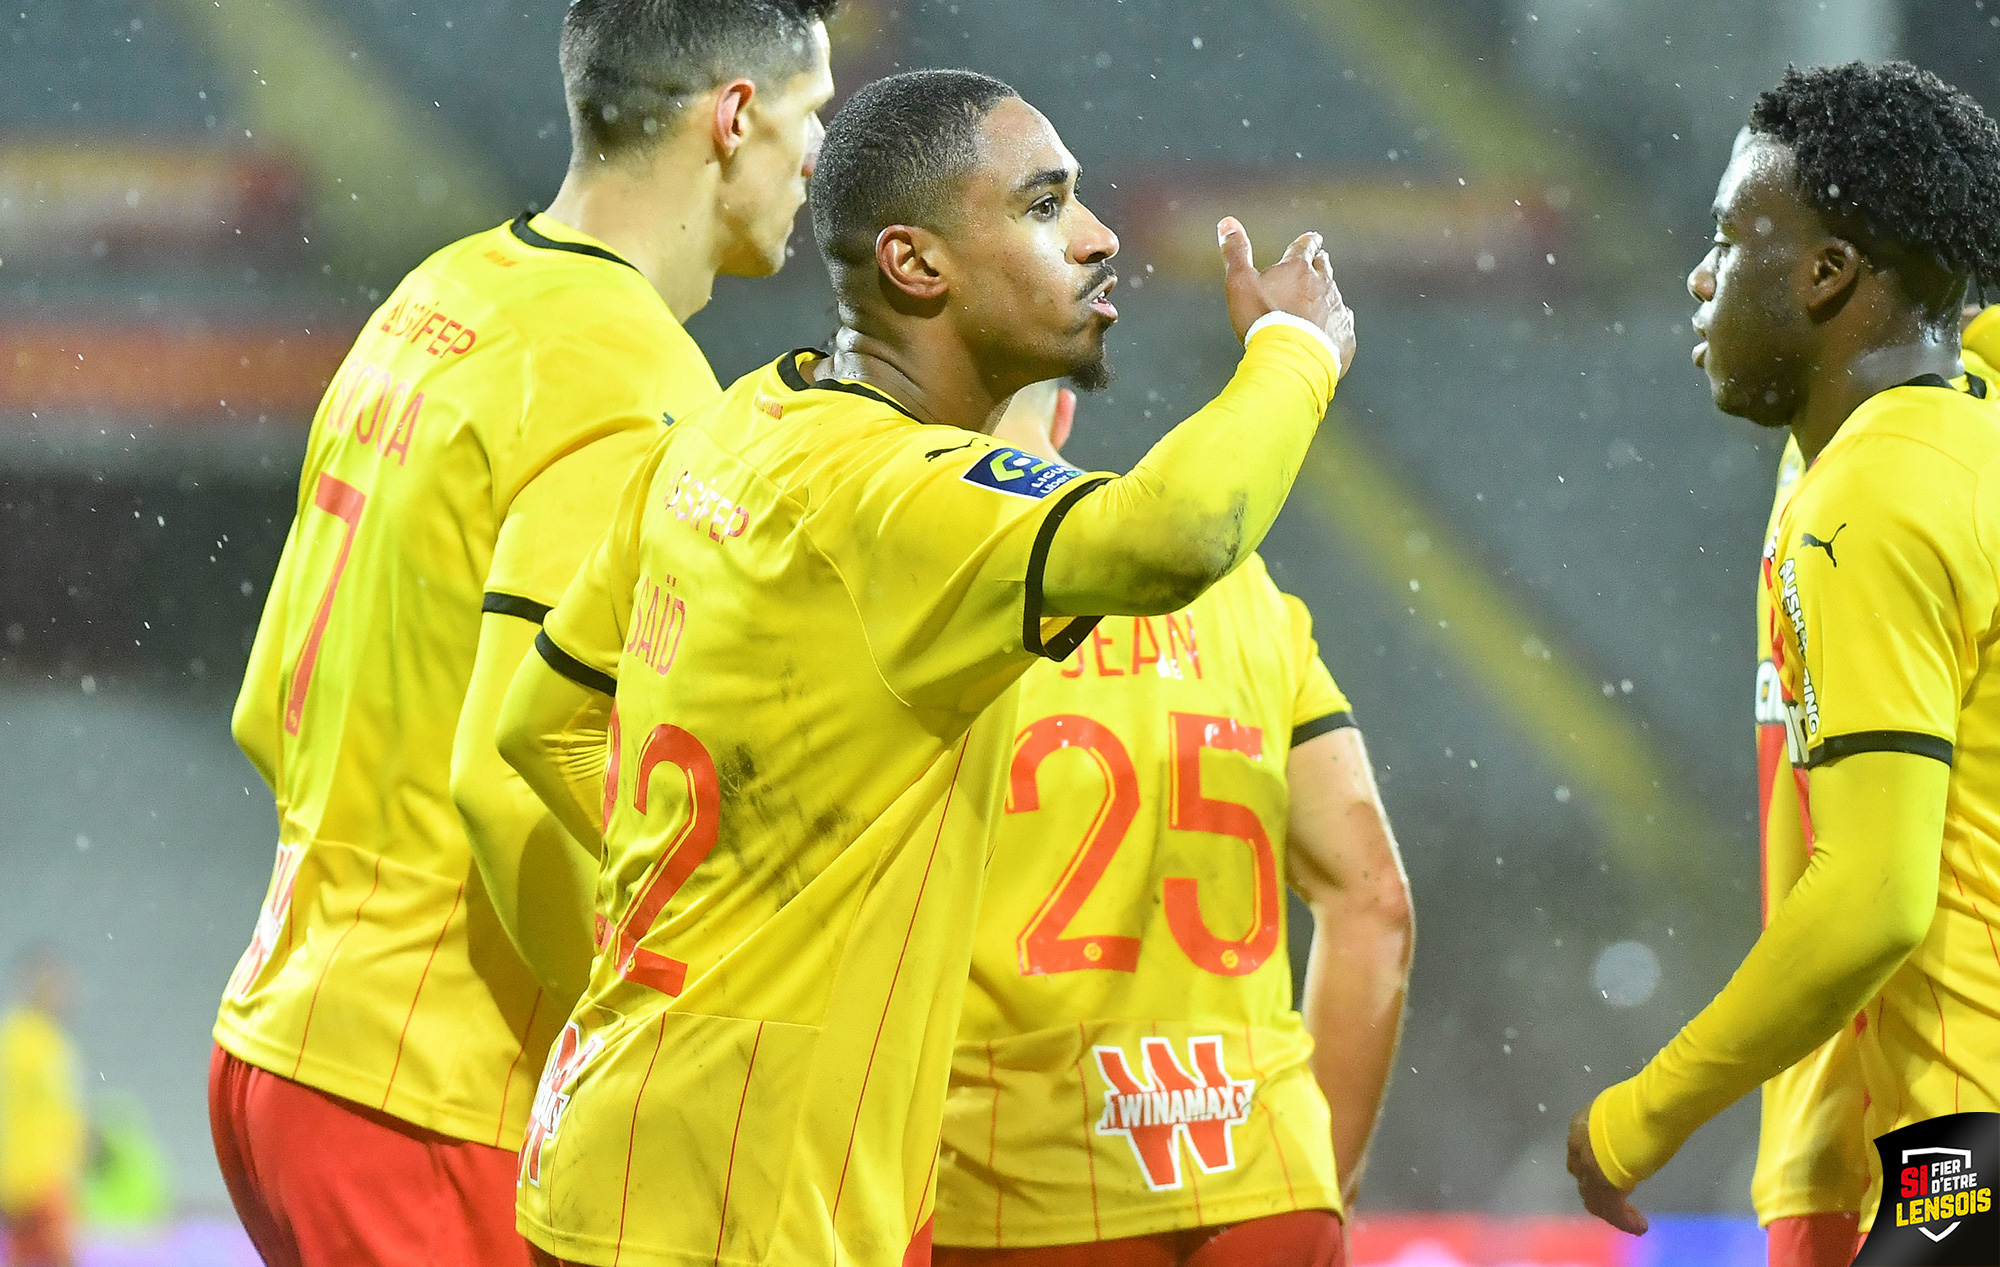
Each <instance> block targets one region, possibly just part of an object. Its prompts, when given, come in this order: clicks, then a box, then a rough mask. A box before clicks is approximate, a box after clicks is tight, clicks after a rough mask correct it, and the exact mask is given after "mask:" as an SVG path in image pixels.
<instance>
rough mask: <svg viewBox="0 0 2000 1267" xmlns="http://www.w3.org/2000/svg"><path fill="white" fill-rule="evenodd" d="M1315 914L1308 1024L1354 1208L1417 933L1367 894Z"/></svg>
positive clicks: (1342, 897)
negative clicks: (1368, 897) (1413, 932)
mask: <svg viewBox="0 0 2000 1267" xmlns="http://www.w3.org/2000/svg"><path fill="white" fill-rule="evenodd" d="M1312 911H1313V942H1312V954H1311V957H1310V958H1309V959H1308V961H1307V965H1306V985H1305V1022H1306V1029H1307V1030H1308V1031H1309V1032H1310V1033H1311V1034H1312V1036H1313V1058H1312V1068H1313V1077H1314V1078H1315V1079H1316V1080H1317V1081H1318V1083H1319V1085H1320V1090H1321V1091H1322V1092H1324V1093H1325V1095H1326V1103H1327V1108H1328V1109H1329V1110H1330V1111H1331V1113H1332V1115H1333V1153H1334V1159H1335V1162H1336V1163H1337V1165H1338V1166H1339V1173H1340V1186H1341V1192H1342V1195H1343V1196H1344V1197H1345V1198H1346V1199H1347V1201H1348V1202H1349V1203H1350V1204H1351V1203H1352V1202H1353V1200H1354V1197H1355V1194H1356V1192H1357V1190H1358V1189H1359V1187H1360V1182H1361V1175H1362V1170H1363V1167H1364V1166H1365V1164H1366V1160H1367V1154H1368V1142H1369V1139H1370V1138H1371V1137H1372V1136H1373V1135H1374V1132H1375V1123H1376V1121H1377V1119H1378V1118H1379V1117H1380V1116H1381V1112H1382V1101H1383V1098H1384V1097H1385V1096H1386V1095H1387V1094H1388V1089H1389V1075H1390V1072H1391V1070H1392V1069H1393V1068H1394V1066H1395V1063H1396V1048H1397V1045H1398V1043H1399V1042H1400V1041H1401V1039H1402V1033H1403V1002H1404V999H1405V997H1406V995H1407V994H1408V992H1409V975H1410V952H1411V946H1412V942H1413V934H1412V930H1411V927H1410V924H1409V921H1408V920H1407V919H1406V918H1398V917H1397V916H1396V913H1395V912H1394V911H1392V910H1385V909H1384V908H1383V906H1382V905H1381V904H1380V903H1379V902H1373V901H1368V900H1366V899H1365V898H1362V897H1361V896H1360V895H1355V894H1349V893H1339V894H1335V895H1332V896H1329V897H1327V898H1324V899H1322V900H1321V901H1319V902H1316V903H1314V904H1313V908H1312Z"/></svg>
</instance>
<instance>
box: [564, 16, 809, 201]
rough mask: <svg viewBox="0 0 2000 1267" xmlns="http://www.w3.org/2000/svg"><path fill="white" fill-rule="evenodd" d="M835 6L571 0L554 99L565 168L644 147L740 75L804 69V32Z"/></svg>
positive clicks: (765, 75) (762, 75)
mask: <svg viewBox="0 0 2000 1267" xmlns="http://www.w3.org/2000/svg"><path fill="white" fill-rule="evenodd" d="M839 3H840V0H571V4H570V6H569V10H568V12H567V13H565V14H564V16H563V29H562V46H561V52H562V75H563V95H564V96H565V97H566V98H567V99H568V102H569V119H570V138H571V144H572V149H573V156H572V162H574V161H577V160H580V159H582V158H583V157H585V156H590V157H594V158H618V157H620V156H621V155H623V154H626V153H632V152H636V151H641V150H644V149H647V148H650V147H651V145H652V144H653V143H654V142H655V141H656V140H658V138H659V137H660V136H661V135H662V134H663V133H664V132H665V131H666V130H667V129H668V128H670V127H671V126H672V124H673V122H674V121H675V120H676V119H677V117H678V115H679V112H680V108H681V107H682V106H684V105H686V104H687V102H688V100H689V99H690V98H692V97H697V96H699V95H701V94H702V93H704V92H707V91H709V90H710V89H711V88H715V87H717V86H718V85H721V84H724V83H727V82H729V81H730V80H731V79H734V78H737V77H738V76H742V77H744V78H747V79H751V80H754V81H757V82H759V83H762V82H763V81H764V80H765V79H767V78H769V77H772V76H786V75H791V74H796V73H797V72H799V71H801V70H803V69H805V67H806V64H807V59H808V57H809V56H810V54H811V48H812V45H811V40H810V32H811V28H812V24H813V23H815V22H823V21H825V20H827V19H828V18H829V17H831V16H832V14H833V11H834V9H835V8H837V7H838V6H839Z"/></svg>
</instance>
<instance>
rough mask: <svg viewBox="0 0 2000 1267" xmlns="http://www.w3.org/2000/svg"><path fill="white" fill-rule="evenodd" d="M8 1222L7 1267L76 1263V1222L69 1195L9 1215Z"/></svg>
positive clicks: (53, 1266) (56, 1266)
mask: <svg viewBox="0 0 2000 1267" xmlns="http://www.w3.org/2000/svg"><path fill="white" fill-rule="evenodd" d="M5 1223H6V1241H7V1259H6V1261H7V1267H70V1264H71V1263H73V1262H75V1261H76V1245H75V1238H74V1236H73V1233H74V1230H75V1220H74V1219H72V1218H71V1216H70V1209H69V1198H68V1196H67V1195H66V1194H63V1193H57V1194H56V1195H54V1196H51V1197H48V1198H47V1199H45V1200H44V1201H42V1203H41V1204H40V1205H37V1206H35V1207H34V1208H32V1209H29V1210H23V1211H21V1212H20V1213H17V1214H12V1215H8V1216H7V1217H6V1219H5Z"/></svg>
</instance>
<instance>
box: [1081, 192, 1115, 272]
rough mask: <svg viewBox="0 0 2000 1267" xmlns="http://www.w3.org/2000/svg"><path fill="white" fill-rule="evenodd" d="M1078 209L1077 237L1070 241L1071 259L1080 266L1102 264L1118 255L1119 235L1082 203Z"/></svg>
mask: <svg viewBox="0 0 2000 1267" xmlns="http://www.w3.org/2000/svg"><path fill="white" fill-rule="evenodd" d="M1076 209H1077V211H1078V213H1079V214H1078V216H1077V219H1076V236H1075V237H1073V238H1071V239H1070V243H1069V257H1070V258H1071V259H1073V260H1075V261H1076V262H1077V263H1079V264H1100V263H1103V262H1104V261H1105V260H1108V259H1110V258H1111V257H1112V256H1114V255H1116V254H1118V235H1117V234H1116V233H1113V232H1112V231H1111V228H1110V226H1109V225H1107V224H1105V223H1104V221H1102V220H1099V219H1098V218H1097V216H1096V215H1095V214H1093V213H1092V212H1091V210H1090V208H1089V207H1086V206H1084V205H1083V204H1082V203H1081V202H1079V203H1077V204H1076Z"/></svg>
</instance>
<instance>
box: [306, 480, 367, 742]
mask: <svg viewBox="0 0 2000 1267" xmlns="http://www.w3.org/2000/svg"><path fill="white" fill-rule="evenodd" d="M367 504H368V494H366V493H364V492H362V491H361V490H360V489H358V488H356V487H354V485H352V484H348V483H345V482H343V481H341V480H337V479H335V478H334V477H333V476H331V475H328V474H325V473H324V472H322V473H321V474H320V477H319V484H318V486H317V487H315V488H314V489H313V505H315V506H317V507H319V508H320V509H321V510H324V511H326V512H327V513H328V514H330V515H334V516H336V517H338V518H339V519H340V521H341V522H342V523H343V524H345V525H346V530H345V531H344V532H342V533H341V537H340V553H339V554H337V555H335V556H334V560H333V574H332V575H331V576H329V577H327V578H326V593H324V594H322V595H320V600H319V610H318V611H316V612H314V613H313V623H312V628H311V629H310V630H308V631H307V633H306V645H305V647H304V649H302V650H301V651H300V652H299V663H298V667H296V668H294V669H293V670H292V691H291V696H290V698H289V699H287V700H286V701H285V733H286V734H288V735H296V734H298V733H299V721H300V719H301V718H303V717H304V716H305V711H306V687H308V686H310V685H311V684H312V675H313V667H314V666H315V665H317V664H318V663H319V644H320V640H321V639H323V638H325V637H326V620H327V617H329V616H331V615H332V614H333V595H334V591H335V590H338V589H339V588H340V574H341V573H342V572H345V571H346V570H347V555H348V552H349V551H351V550H352V549H353V548H354V531H355V529H357V528H359V527H360V526H361V508H362V507H364V506H366V505H367Z"/></svg>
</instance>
